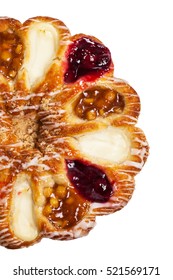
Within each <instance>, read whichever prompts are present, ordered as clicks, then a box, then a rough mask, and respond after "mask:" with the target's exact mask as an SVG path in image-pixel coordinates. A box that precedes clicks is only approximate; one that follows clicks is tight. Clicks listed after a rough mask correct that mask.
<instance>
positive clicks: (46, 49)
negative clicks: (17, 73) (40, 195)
mask: <svg viewBox="0 0 173 280" xmlns="http://www.w3.org/2000/svg"><path fill="white" fill-rule="evenodd" d="M58 41H59V39H58V34H57V30H56V29H55V28H54V27H53V26H52V25H51V24H49V23H43V22H39V23H34V24H32V26H31V27H30V29H29V32H28V45H27V49H26V51H27V53H26V54H25V57H26V59H25V62H24V68H25V69H26V71H27V73H28V78H29V83H30V86H33V85H34V84H35V83H36V82H37V81H39V79H41V78H42V77H44V75H45V74H46V71H47V70H48V68H49V66H50V65H51V63H52V61H53V59H55V58H56V52H57V48H58V44H59V42H58Z"/></svg>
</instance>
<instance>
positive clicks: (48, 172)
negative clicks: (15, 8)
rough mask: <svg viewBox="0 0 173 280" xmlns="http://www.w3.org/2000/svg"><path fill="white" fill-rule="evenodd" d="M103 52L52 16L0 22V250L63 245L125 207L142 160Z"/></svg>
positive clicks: (131, 99) (129, 95) (141, 141)
mask: <svg viewBox="0 0 173 280" xmlns="http://www.w3.org/2000/svg"><path fill="white" fill-rule="evenodd" d="M113 71H114V65H113V62H112V58H111V53H110V51H109V49H108V48H107V47H106V46H105V45H104V44H103V43H102V42H101V41H100V40H99V39H97V38H96V37H93V36H89V35H85V34H77V35H74V36H71V34H70V31H69V29H68V28H67V27H66V25H65V24H64V23H63V22H62V21H60V20H57V19H53V18H49V17H35V18H31V19H28V20H27V21H26V22H24V23H23V24H22V23H20V22H19V21H17V20H15V19H12V18H0V120H1V121H0V132H1V133H0V244H1V245H2V246H5V247H7V248H12V249H16V248H22V247H27V246H30V245H33V244H35V243H37V242H39V241H40V240H41V239H42V238H51V239H58V240H69V239H74V238H78V237H82V236H84V235H86V234H88V232H89V231H90V230H91V229H92V228H93V227H94V225H95V220H96V216H97V215H105V214H109V213H113V212H115V211H118V210H120V209H121V208H122V207H124V206H125V205H126V204H127V202H128V201H129V199H130V198H131V196H132V194H133V191H134V184H135V181H134V177H135V175H136V174H137V173H138V172H139V171H140V170H141V169H142V167H143V165H144V163H145V162H146V159H147V156H148V150H149V148H148V143H147V140H146V137H145V135H144V133H143V132H142V130H141V129H139V128H137V127H136V126H135V125H136V123H137V119H138V116H139V113H140V100H139V96H138V95H137V93H136V92H135V90H134V89H133V88H132V87H131V86H130V85H129V84H128V83H127V82H125V81H123V80H120V79H117V78H114V77H113Z"/></svg>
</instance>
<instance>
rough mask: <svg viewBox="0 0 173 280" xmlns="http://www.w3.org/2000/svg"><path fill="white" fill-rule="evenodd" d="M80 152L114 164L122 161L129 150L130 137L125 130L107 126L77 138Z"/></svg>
mask: <svg viewBox="0 0 173 280" xmlns="http://www.w3.org/2000/svg"><path fill="white" fill-rule="evenodd" d="M78 141H79V149H80V151H81V152H82V153H84V154H86V155H88V156H90V157H93V158H96V159H98V160H103V161H108V162H111V163H114V164H118V163H122V162H123V161H125V160H126V159H127V158H128V155H129V152H130V139H129V138H128V135H127V133H126V131H125V130H123V129H121V128H115V127H108V128H106V129H103V130H99V131H95V132H93V133H89V134H87V135H82V136H80V137H79V138H78Z"/></svg>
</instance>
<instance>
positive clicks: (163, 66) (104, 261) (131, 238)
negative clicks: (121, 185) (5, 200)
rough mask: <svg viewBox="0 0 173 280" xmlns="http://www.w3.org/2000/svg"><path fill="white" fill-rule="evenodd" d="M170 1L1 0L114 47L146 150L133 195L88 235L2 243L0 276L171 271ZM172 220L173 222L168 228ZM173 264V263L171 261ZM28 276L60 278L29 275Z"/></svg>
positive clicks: (168, 274)
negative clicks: (133, 95) (25, 244)
mask: <svg viewBox="0 0 173 280" xmlns="http://www.w3.org/2000/svg"><path fill="white" fill-rule="evenodd" d="M172 11H173V9H172V7H171V1H168V0H164V1H159V0H158V1H154V0H153V1H152V0H150V1H148V0H145V1H139V0H131V1H129V0H114V1H111V0H105V1H102V0H84V1H82V0H81V1H80V0H78V1H77V0H69V1H66V0H61V1H58V0H56V1H51V0H48V1H43V0H42V1H38V0H35V1H31V0H30V1H29V0H28V1H19V0H15V1H2V2H1V5H0V13H1V16H9V17H14V18H16V19H19V20H21V21H25V20H26V19H27V18H29V17H32V16H37V15H43V16H51V17H55V18H59V19H61V20H62V21H64V23H65V24H66V25H67V26H68V27H69V28H70V30H71V33H72V34H75V33H79V32H82V33H86V34H90V35H94V36H95V37H98V38H99V39H100V40H101V41H103V42H104V44H105V45H107V46H108V47H109V49H110V50H111V52H112V57H113V60H114V63H115V76H116V77H119V78H123V79H125V80H127V81H128V82H129V83H130V84H131V85H132V86H133V87H134V88H135V90H136V91H137V92H138V94H139V95H140V98H141V104H142V110H141V115H140V118H139V122H138V126H140V127H141V128H142V129H143V130H144V131H145V134H146V136H147V138H148V141H149V143H150V156H149V158H148V161H147V163H146V165H145V167H144V168H143V170H142V172H141V173H140V174H139V175H138V176H137V178H136V190H135V192H134V195H133V198H132V200H131V201H130V202H129V204H128V205H127V206H126V207H125V208H124V209H123V210H121V211H120V212H117V213H115V214H112V215H109V216H106V217H100V218H98V219H97V226H96V227H95V229H94V230H93V231H91V232H90V234H89V235H88V236H87V237H84V238H81V239H78V240H74V241H64V242H63V241H52V240H42V242H41V243H39V244H38V245H34V246H32V247H30V248H28V249H21V250H7V249H5V248H3V247H0V278H1V279H3V280H7V279H8V280H9V279H10V280H13V279H21V280H23V279H31V276H28V277H27V276H20V277H19V276H18V277H17V276H13V269H14V268H17V267H18V266H19V265H20V266H21V267H23V268H30V267H31V266H33V267H35V266H36V267H38V268H52V267H54V266H56V267H59V268H66V267H67V266H68V265H70V266H71V267H73V268H97V269H98V270H100V269H103V270H104V271H106V267H107V266H123V267H125V266H131V267H133V266H158V267H159V269H160V273H161V276H143V277H142V276H141V277H139V276H133V277H129V276H106V272H105V273H104V272H103V273H102V274H100V275H99V276H93V277H91V276H90V277H89V276H81V277H77V276H66V278H67V279H70V278H71V279H121V280H125V279H138V280H139V279H147V280H148V279H151V280H154V279H166V280H171V279H173V266H172V262H173V256H172V251H173V230H172V228H173V227H172V224H173V222H172V221H173V207H172V205H173V191H172V190H173V176H172V174H173V164H172V158H173V136H172V134H171V131H172V130H173V102H172V101H173V86H172V84H173V43H172V38H173V16H172ZM171 227H172V228H171ZM171 266H172V268H171ZM32 279H33V280H34V279H48V280H49V279H65V277H61V276H47V277H46V276H32Z"/></svg>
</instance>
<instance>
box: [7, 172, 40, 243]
mask: <svg viewBox="0 0 173 280" xmlns="http://www.w3.org/2000/svg"><path fill="white" fill-rule="evenodd" d="M11 228H12V230H13V232H14V235H15V236H16V237H18V238H20V239H22V240H24V241H32V240H34V239H35V238H36V237H37V235H38V229H37V225H36V221H35V214H34V205H33V200H32V191H31V187H30V182H29V178H28V177H27V175H25V174H20V175H18V177H17V180H16V182H15V184H14V192H13V201H12V209H11Z"/></svg>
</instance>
